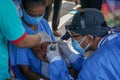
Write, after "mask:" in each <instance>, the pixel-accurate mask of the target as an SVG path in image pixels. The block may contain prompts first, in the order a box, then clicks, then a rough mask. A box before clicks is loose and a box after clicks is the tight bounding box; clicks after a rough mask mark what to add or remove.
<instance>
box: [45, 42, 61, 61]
mask: <svg viewBox="0 0 120 80" xmlns="http://www.w3.org/2000/svg"><path fill="white" fill-rule="evenodd" d="M47 59H48V61H49V62H53V61H56V60H61V56H60V54H59V49H58V45H57V44H53V43H52V44H50V45H48V47H47Z"/></svg>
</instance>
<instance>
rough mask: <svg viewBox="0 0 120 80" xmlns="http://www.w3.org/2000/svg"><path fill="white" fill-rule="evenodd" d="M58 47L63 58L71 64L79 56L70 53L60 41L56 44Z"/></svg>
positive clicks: (66, 45)
mask: <svg viewBox="0 0 120 80" xmlns="http://www.w3.org/2000/svg"><path fill="white" fill-rule="evenodd" d="M58 46H59V48H60V50H61V51H62V53H63V55H64V57H65V58H66V59H68V60H69V61H70V62H71V63H73V62H74V61H75V60H76V59H78V57H79V55H77V54H75V53H74V52H72V51H71V50H70V48H69V47H68V44H67V43H66V42H62V41H61V42H59V43H58Z"/></svg>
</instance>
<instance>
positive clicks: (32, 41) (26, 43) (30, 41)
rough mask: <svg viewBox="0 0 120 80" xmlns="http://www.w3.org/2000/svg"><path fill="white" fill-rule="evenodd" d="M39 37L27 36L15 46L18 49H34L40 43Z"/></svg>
mask: <svg viewBox="0 0 120 80" xmlns="http://www.w3.org/2000/svg"><path fill="white" fill-rule="evenodd" d="M40 40H41V38H40V36H39V35H26V37H25V38H24V39H23V40H22V41H21V42H19V43H17V44H15V45H16V46H18V47H33V46H35V45H37V44H39V43H40Z"/></svg>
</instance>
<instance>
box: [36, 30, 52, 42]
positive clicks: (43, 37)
mask: <svg viewBox="0 0 120 80" xmlns="http://www.w3.org/2000/svg"><path fill="white" fill-rule="evenodd" d="M37 34H38V35H40V38H41V41H40V43H44V42H51V41H52V40H51V39H50V37H49V35H48V34H47V33H46V32H44V31H41V32H39V33H37Z"/></svg>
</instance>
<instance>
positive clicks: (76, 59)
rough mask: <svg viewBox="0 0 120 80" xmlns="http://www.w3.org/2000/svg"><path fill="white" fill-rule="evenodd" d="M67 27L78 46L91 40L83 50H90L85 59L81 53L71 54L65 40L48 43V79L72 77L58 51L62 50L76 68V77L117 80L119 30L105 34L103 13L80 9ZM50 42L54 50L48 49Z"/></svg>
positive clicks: (118, 73)
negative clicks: (90, 52)
mask: <svg viewBox="0 0 120 80" xmlns="http://www.w3.org/2000/svg"><path fill="white" fill-rule="evenodd" d="M81 18H82V19H81ZM81 21H82V22H81ZM90 24H91V25H90ZM69 27H70V28H71V29H70V31H71V37H72V38H73V39H74V40H75V41H77V43H78V44H80V45H79V46H81V47H82V48H83V49H86V48H85V47H84V46H82V45H83V43H84V45H85V44H86V46H87V45H88V44H89V43H90V44H89V46H88V47H87V49H86V50H87V51H89V50H92V51H93V52H92V54H91V55H90V56H89V57H88V58H87V59H85V58H84V59H81V56H80V55H76V54H74V53H73V52H72V51H71V50H70V48H69V47H68V44H67V43H65V42H59V43H57V44H51V45H49V46H48V47H47V58H48V60H49V62H50V68H49V72H50V79H51V80H74V78H72V77H71V76H70V74H69V71H68V69H67V66H66V62H65V61H64V60H62V58H61V55H60V54H59V51H61V50H62V51H63V55H64V56H66V58H67V59H68V60H69V61H70V62H71V64H72V66H73V67H74V68H76V69H77V70H78V71H79V74H78V77H77V79H76V80H119V79H120V77H119V76H120V72H119V65H120V60H119V58H120V44H119V42H120V33H110V34H108V30H109V29H108V27H107V26H106V24H105V20H104V17H103V14H102V13H101V12H100V11H98V10H96V9H83V10H82V11H79V12H77V13H76V14H75V16H74V17H73V21H72V24H71V25H70V26H69ZM85 36H86V38H84V37H85ZM53 45H54V46H55V47H56V48H55V49H54V50H53V49H51V47H52V46H53ZM73 47H74V48H75V46H73ZM59 49H60V50H59ZM75 49H76V48H75ZM85 54H86V53H85ZM81 60H82V61H81ZM61 65H62V66H61Z"/></svg>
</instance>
